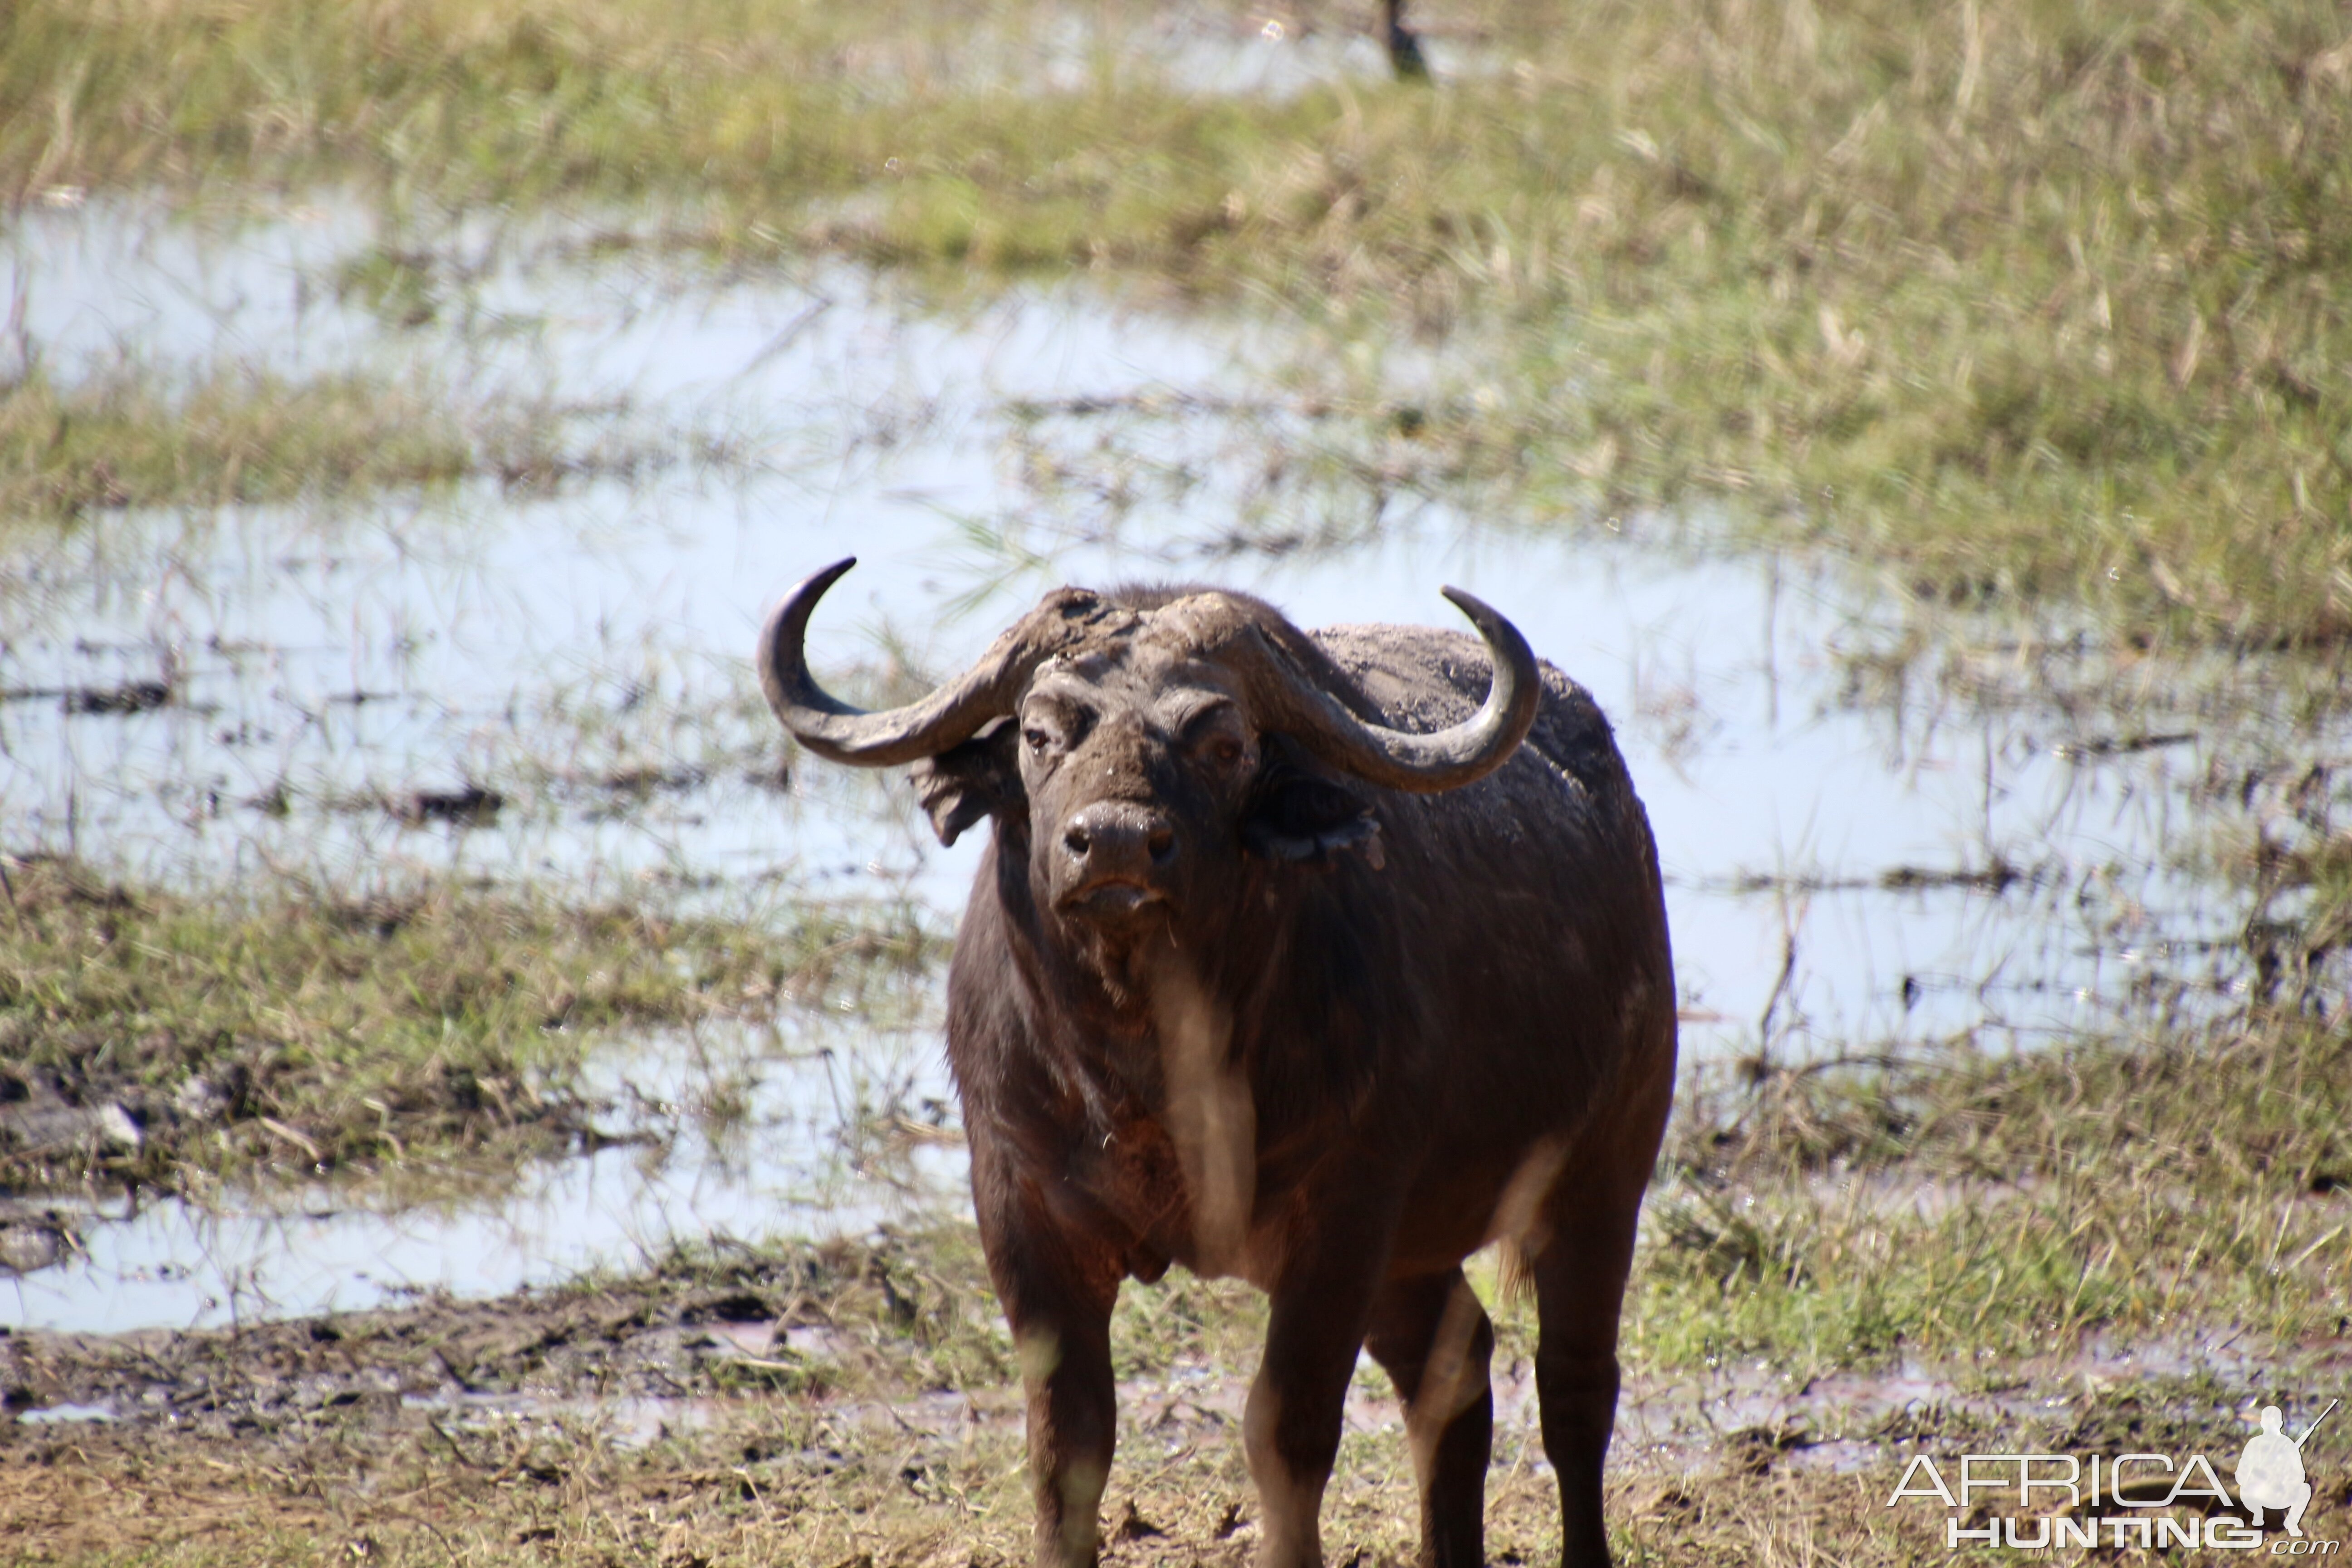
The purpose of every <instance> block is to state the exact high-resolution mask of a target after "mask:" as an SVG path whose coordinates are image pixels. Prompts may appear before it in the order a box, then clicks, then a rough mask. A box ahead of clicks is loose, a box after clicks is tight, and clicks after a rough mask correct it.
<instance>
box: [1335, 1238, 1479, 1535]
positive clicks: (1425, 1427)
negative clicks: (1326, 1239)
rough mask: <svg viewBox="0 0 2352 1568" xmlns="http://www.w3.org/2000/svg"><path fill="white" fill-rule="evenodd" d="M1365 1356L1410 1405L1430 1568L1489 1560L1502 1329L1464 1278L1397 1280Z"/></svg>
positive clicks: (1408, 1429) (1409, 1435)
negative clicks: (1490, 1370)
mask: <svg viewBox="0 0 2352 1568" xmlns="http://www.w3.org/2000/svg"><path fill="white" fill-rule="evenodd" d="M1364 1348H1365V1349H1366V1350H1368V1351H1370V1352H1372V1359H1373V1360H1375V1361H1377V1362H1379V1363H1381V1368H1382V1369H1383V1370H1384V1371H1386V1372H1387V1373H1388V1374H1389V1380H1390V1381H1391V1382H1392V1383H1394V1384H1396V1387H1397V1394H1398V1396H1399V1397H1400V1398H1402V1400H1403V1401H1404V1424H1405V1436H1406V1440H1407V1441H1408V1442H1409V1443H1410V1445H1411V1446H1412V1469H1413V1479H1415V1480H1416V1481H1417V1482H1418V1483H1419V1486H1420V1490H1421V1563H1423V1568H1456V1565H1461V1568H1477V1564H1479V1563H1483V1562H1484V1561H1485V1560H1486V1461H1487V1458H1488V1456H1489V1455H1490V1453H1491V1452H1492V1450H1493V1447H1494V1440H1495V1394H1494V1388H1493V1385H1492V1384H1490V1383H1489V1381H1488V1378H1487V1363H1489V1361H1490V1360H1491V1359H1492V1357H1493V1355H1494V1351H1495V1326H1494V1324H1493V1323H1492V1322H1490V1321H1488V1320H1487V1317H1486V1309H1485V1308H1484V1307H1481V1306H1480V1305H1479V1304H1478V1298H1477V1296H1476V1295H1475V1293H1474V1292H1473V1291H1472V1290H1471V1289H1470V1282H1469V1281H1468V1280H1466V1279H1463V1278H1462V1270H1461V1269H1460V1268H1449V1269H1446V1270H1445V1271H1444V1272H1443V1273H1438V1274H1423V1275H1419V1276H1416V1277H1414V1278H1412V1279H1394V1280H1391V1281H1390V1282H1389V1284H1388V1285H1387V1286H1386V1287H1385V1288H1384V1289H1382V1290H1381V1294H1380V1297H1379V1299H1378V1300H1376V1301H1374V1303H1373V1305H1372V1324H1371V1329H1370V1332H1369V1333H1367V1334H1366V1335H1365V1337H1364Z"/></svg>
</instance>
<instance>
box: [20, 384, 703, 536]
mask: <svg viewBox="0 0 2352 1568" xmlns="http://www.w3.org/2000/svg"><path fill="white" fill-rule="evenodd" d="M599 412H600V413H603V412H604V411H599ZM574 413H575V411H573V410H570V409H566V408H563V407H561V406H556V405H551V404H548V403H546V402H544V401H541V402H539V403H536V404H534V403H531V402H530V401H528V400H514V399H509V398H481V397H473V396H468V395H461V394H460V393H457V392H456V391H453V390H452V389H450V388H447V387H436V386H432V385H429V384H422V383H406V384H404V383H401V382H397V381H392V380H387V379H384V378H382V377H378V376H373V375H370V374H364V373H360V372H337V373H331V374H324V375H317V376H310V377H304V378H299V379H292V378H288V377H283V376H278V375H274V374H268V373H265V372H261V371H257V370H250V369H243V368H238V367H236V366H225V367H221V368H216V369H215V370H212V371H209V372H205V373H203V374H197V375H194V376H193V377H189V376H172V375H164V374H152V373H147V372H142V371H140V370H137V369H135V368H123V369H119V370H112V371H105V372H101V373H99V374H95V375H92V376H89V377H85V378H81V379H76V380H72V381H69V382H61V381H59V380H58V379H54V378H52V377H51V376H50V375H49V374H47V373H46V372H44V371H41V370H38V369H35V370H30V371H26V372H24V373H22V374H18V375H17V376H16V378H14V379H13V380H7V381H0V537H5V532H6V531H9V530H14V529H21V528H25V527H27V526H32V527H41V528H48V527H54V526H55V525H57V524H58V523H60V522H71V521H76V520H79V519H84V518H87V517H89V516H90V515H91V514H93V513H98V512H102V511H106V510H116V509H122V508H141V507H158V506H178V507H186V508H196V509H206V508H214V507H225V506H231V505H237V504H244V503H251V502H262V501H279V500H291V499H295V498H299V497H303V496H332V495H342V494H348V493H351V492H353V491H358V492H367V491H371V490H381V489H406V490H415V489H446V488H447V487H450V486H453V485H455V484H457V482H458V481H460V480H463V479H471V478H476V477H488V478H489V479H495V480H497V481H498V482H499V484H501V485H503V486H506V487H509V488H520V489H529V490H544V489H549V488H551V487H553V486H555V485H557V484H559V483H562V482H563V481H566V480H569V479H576V478H579V477H583V476H615V477H621V478H631V477H635V476H636V475H638V474H640V473H643V472H646V471H648V470H651V469H655V468H663V467H667V466H670V465H673V464H676V463H677V462H680V461H689V462H695V463H700V464H713V463H725V462H731V461H735V460H738V458H739V454H737V453H735V452H733V451H732V450H731V448H730V445H729V441H728V440H727V439H726V438H723V437H714V436H709V435H703V434H697V433H676V434H669V433H659V432H640V431H633V430H629V429H627V428H620V429H614V428H613V425H614V421H612V420H611V419H609V418H603V419H600V420H598V421H597V422H596V423H597V425H598V426H599V427H598V428H596V429H595V431H594V438H593V440H585V439H581V438H579V437H576V436H575V435H573V434H572V428H571V427H572V426H576V425H577V424H578V423H579V422H578V421H577V420H575V419H573V418H572V415H573V414H574Z"/></svg>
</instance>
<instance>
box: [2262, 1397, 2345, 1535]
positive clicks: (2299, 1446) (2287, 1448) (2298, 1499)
mask: <svg viewBox="0 0 2352 1568" xmlns="http://www.w3.org/2000/svg"><path fill="white" fill-rule="evenodd" d="M2336 1403H2337V1402H2336V1401H2335V1400H2333V1399H2331V1400H2329V1401H2328V1402H2327V1409H2326V1410H2323V1411H2321V1412H2320V1413H2319V1418H2318V1420H2315V1421H2314V1422H2313V1423H2312V1424H2311V1425H2310V1426H2306V1427H2305V1428H2304V1429H2303V1436H2300V1437H2289V1436H2287V1435H2286V1433H2285V1432H2284V1430H2282V1426H2283V1424H2284V1421H2285V1419H2286V1418H2285V1415H2284V1414H2283V1413H2282V1412H2281V1411H2280V1409H2279V1407H2278V1406H2277V1405H2263V1429H2262V1430H2261V1431H2260V1432H2257V1433H2255V1434H2254V1436H2252V1438H2251V1439H2250V1440H2248V1442H2247V1444H2246V1451H2245V1452H2244V1453H2243V1454H2242V1455H2240V1456H2239V1458H2238V1495H2239V1497H2240V1498H2241V1499H2242V1500H2243V1501H2244V1503H2245V1505H2246V1517H2247V1519H2248V1521H2249V1522H2251V1523H2252V1525H2253V1527H2254V1528H2255V1529H2256V1530H2260V1529H2261V1528H2262V1527H2263V1512H2264V1511H2265V1510H2270V1509H2284V1510H2286V1532H2287V1533H2288V1534H2289V1535H2292V1536H2296V1537H2300V1536H2301V1535H2302V1534H2303V1510H2304V1509H2305V1507H2306V1506H2307V1505H2308V1504H2309V1503H2310V1501H2311V1482H2310V1481H2309V1480H2308V1479H2306V1478H2305V1476H2304V1473H2303V1446H2304V1445H2305V1443H2307V1442H2309V1441H2311V1435H2312V1434H2313V1433H2314V1432H2316V1431H2317V1430H2319V1423H2320V1421H2325V1420H2326V1419H2327V1415H2328V1412H2329V1411H2332V1410H2334V1409H2335V1408H2336Z"/></svg>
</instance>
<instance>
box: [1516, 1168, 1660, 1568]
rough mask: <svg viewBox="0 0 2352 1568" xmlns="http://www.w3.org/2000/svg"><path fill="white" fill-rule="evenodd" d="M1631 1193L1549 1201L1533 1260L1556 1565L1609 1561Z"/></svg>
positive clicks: (1582, 1566)
mask: <svg viewBox="0 0 2352 1568" xmlns="http://www.w3.org/2000/svg"><path fill="white" fill-rule="evenodd" d="M1571 1191H1572V1189H1571ZM1641 1196H1642V1194H1641V1188H1640V1187H1639V1186H1638V1185H1636V1186H1634V1187H1633V1190H1632V1192H1631V1194H1626V1195H1622V1196H1621V1195H1616V1194H1601V1193H1593V1192H1590V1191H1574V1192H1573V1195H1572V1196H1571V1197H1570V1198H1569V1200H1568V1201H1565V1202H1555V1203H1554V1204H1553V1205H1551V1206H1552V1229H1551V1234H1550V1236H1549V1237H1548V1238H1547V1241H1546V1245H1545V1246H1544V1248H1543V1250H1542V1251H1541V1252H1540V1253H1539V1254H1538V1256H1537V1257H1536V1258H1534V1260H1533V1272H1534V1274H1535V1282H1536V1311H1537V1316H1538V1320H1539V1329H1538V1338H1537V1342H1536V1395H1537V1397H1538V1399H1539V1400H1540V1401H1541V1402H1542V1405H1543V1444H1544V1453H1545V1454H1546V1455H1547V1456H1548V1457H1549V1458H1550V1459H1551V1464H1552V1469H1553V1470H1554V1471H1555V1472H1556V1473H1557V1474H1558V1476H1559V1511H1560V1562H1561V1563H1563V1564H1565V1568H1606V1564H1607V1563H1608V1562H1609V1531H1608V1526H1607V1523H1606V1521H1604V1520H1603V1519H1602V1517H1601V1467H1602V1464H1603V1462H1604V1461H1605V1460H1606V1459H1607V1458H1608V1455H1609V1438H1610V1435H1611V1434H1612V1432H1613V1431H1614V1430H1615V1428H1616V1425H1617V1319H1618V1312H1619V1310H1620V1309H1621V1308H1622V1305H1623V1302H1624V1298H1625V1277H1626V1275H1627V1274H1628V1273H1629V1272H1630V1271H1631V1270H1632V1268H1633V1220H1634V1213H1635V1211H1636V1210H1637V1209H1638V1207H1639V1206H1640V1203H1641Z"/></svg>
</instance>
